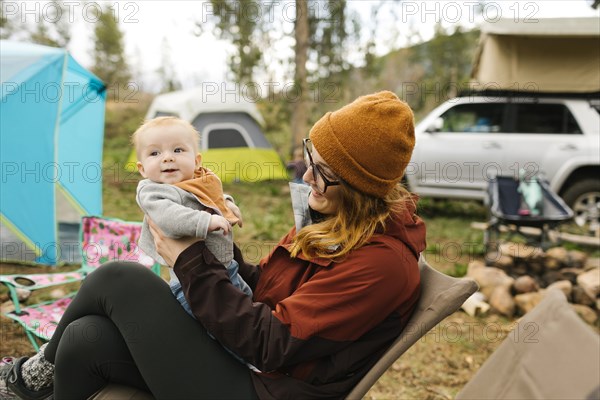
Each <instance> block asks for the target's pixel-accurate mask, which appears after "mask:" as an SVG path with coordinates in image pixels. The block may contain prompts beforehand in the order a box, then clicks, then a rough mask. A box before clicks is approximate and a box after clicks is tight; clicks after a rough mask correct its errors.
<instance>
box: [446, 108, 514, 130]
mask: <svg viewBox="0 0 600 400" xmlns="http://www.w3.org/2000/svg"><path fill="white" fill-rule="evenodd" d="M504 108H505V107H504V105H503V104H499V103H480V104H459V105H456V106H454V107H452V108H451V109H449V110H447V111H446V112H445V113H444V114H442V116H441V118H442V119H443V121H444V124H443V126H442V132H502V118H503V115H504Z"/></svg>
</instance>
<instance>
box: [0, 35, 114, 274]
mask: <svg viewBox="0 0 600 400" xmlns="http://www.w3.org/2000/svg"><path fill="white" fill-rule="evenodd" d="M0 63H1V64H0V78H1V79H0V80H1V91H0V94H1V97H2V100H1V103H0V165H1V179H2V181H1V185H2V189H1V190H0V222H1V231H0V233H1V236H0V240H1V242H2V246H1V251H0V258H1V259H3V260H11V261H13V260H17V261H25V262H36V263H43V264H50V265H56V264H57V263H59V262H61V261H74V260H73V258H77V256H76V254H78V250H77V247H76V244H75V243H70V245H69V246H66V244H64V243H62V242H61V241H60V238H59V225H60V223H61V222H63V221H67V222H77V220H78V219H79V218H80V216H81V215H85V214H97V215H99V214H101V213H102V143H103V136H104V135H103V132H104V106H105V96H106V93H105V86H104V84H103V83H102V81H100V79H98V78H97V77H96V76H95V75H94V74H92V73H90V72H89V71H87V70H86V69H84V68H83V67H82V66H81V65H79V64H78V63H77V62H76V61H75V59H73V57H71V55H69V53H68V52H67V51H66V50H65V49H60V48H52V47H46V46H40V45H35V44H29V43H17V42H11V41H0Z"/></svg>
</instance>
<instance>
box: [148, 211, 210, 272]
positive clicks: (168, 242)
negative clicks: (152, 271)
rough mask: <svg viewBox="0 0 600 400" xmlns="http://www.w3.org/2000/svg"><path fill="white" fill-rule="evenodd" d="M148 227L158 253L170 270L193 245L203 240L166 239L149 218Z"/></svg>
mask: <svg viewBox="0 0 600 400" xmlns="http://www.w3.org/2000/svg"><path fill="white" fill-rule="evenodd" d="M148 226H149V227H150V233H152V237H153V238H154V246H155V247H156V252H157V253H158V254H159V255H160V256H161V257H162V258H163V259H164V260H165V262H166V263H167V265H168V266H169V268H173V265H175V261H177V257H179V255H180V254H181V253H182V252H183V251H184V250H185V249H187V248H188V247H190V246H191V245H192V244H194V243H196V242H197V241H199V240H201V239H198V238H196V237H186V238H181V239H172V238H169V237H166V236H165V234H164V233H163V231H161V230H160V228H159V227H158V226H156V225H155V224H154V222H152V220H151V219H150V218H148Z"/></svg>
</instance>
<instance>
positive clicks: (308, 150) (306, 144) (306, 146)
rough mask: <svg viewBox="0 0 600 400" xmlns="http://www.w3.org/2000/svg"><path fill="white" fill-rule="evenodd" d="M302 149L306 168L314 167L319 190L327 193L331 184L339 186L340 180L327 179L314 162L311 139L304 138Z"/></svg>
mask: <svg viewBox="0 0 600 400" xmlns="http://www.w3.org/2000/svg"><path fill="white" fill-rule="evenodd" d="M302 150H303V152H304V163H305V164H306V168H307V169H308V168H312V171H313V176H314V178H315V182H316V186H317V190H318V191H319V192H321V193H325V192H326V191H327V188H328V187H329V186H337V185H339V184H340V181H331V180H329V179H327V178H326V177H325V175H323V172H322V171H321V169H320V168H319V166H318V165H317V164H315V163H314V161H313V158H312V142H311V141H310V139H304V140H302Z"/></svg>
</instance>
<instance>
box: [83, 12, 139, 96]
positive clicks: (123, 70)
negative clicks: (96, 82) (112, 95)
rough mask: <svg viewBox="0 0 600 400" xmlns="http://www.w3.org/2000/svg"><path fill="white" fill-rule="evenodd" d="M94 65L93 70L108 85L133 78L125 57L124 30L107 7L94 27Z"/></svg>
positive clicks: (115, 85) (121, 82)
mask: <svg viewBox="0 0 600 400" xmlns="http://www.w3.org/2000/svg"><path fill="white" fill-rule="evenodd" d="M94 34H95V46H94V67H93V68H92V71H93V72H94V74H96V75H97V76H98V77H99V78H100V79H102V80H103V81H104V83H105V84H106V86H107V87H109V88H111V87H118V85H120V84H125V83H126V82H128V81H129V80H130V79H131V74H130V72H129V65H128V64H127V61H126V59H125V49H124V44H123V41H124V40H123V32H121V30H120V29H119V24H118V22H117V20H116V19H115V18H114V15H113V13H111V12H110V10H109V9H107V8H105V9H104V10H103V12H102V13H101V14H100V15H99V16H98V22H97V23H96V27H95V29H94Z"/></svg>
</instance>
